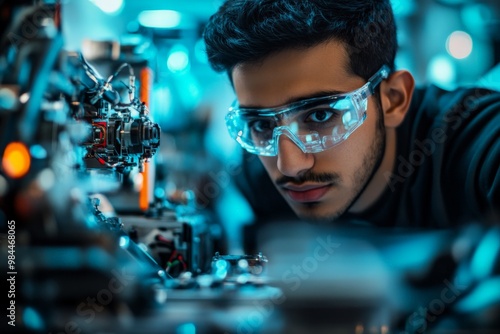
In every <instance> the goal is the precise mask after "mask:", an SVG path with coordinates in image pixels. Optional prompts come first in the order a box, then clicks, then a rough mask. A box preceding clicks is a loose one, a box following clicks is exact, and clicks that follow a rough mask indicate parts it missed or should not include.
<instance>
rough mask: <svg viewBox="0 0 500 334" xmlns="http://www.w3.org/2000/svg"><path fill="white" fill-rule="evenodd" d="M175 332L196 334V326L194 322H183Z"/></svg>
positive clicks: (178, 333)
mask: <svg viewBox="0 0 500 334" xmlns="http://www.w3.org/2000/svg"><path fill="white" fill-rule="evenodd" d="M175 332H176V334H196V326H195V325H194V324H192V323H187V324H182V325H180V326H179V327H177V330H176V331H175Z"/></svg>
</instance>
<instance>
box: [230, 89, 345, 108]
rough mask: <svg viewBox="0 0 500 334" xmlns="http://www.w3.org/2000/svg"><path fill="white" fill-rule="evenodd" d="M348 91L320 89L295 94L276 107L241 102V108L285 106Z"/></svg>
mask: <svg viewBox="0 0 500 334" xmlns="http://www.w3.org/2000/svg"><path fill="white" fill-rule="evenodd" d="M345 93H348V92H343V91H338V90H328V91H319V92H314V93H312V94H307V95H300V96H294V97H291V98H288V99H286V100H285V102H284V103H282V104H280V105H277V106H274V107H264V106H262V105H257V104H247V105H241V104H239V108H241V109H264V108H266V109H267V108H276V107H280V106H285V105H288V104H291V103H295V102H299V101H302V100H309V99H314V98H318V97H326V96H330V95H338V94H345Z"/></svg>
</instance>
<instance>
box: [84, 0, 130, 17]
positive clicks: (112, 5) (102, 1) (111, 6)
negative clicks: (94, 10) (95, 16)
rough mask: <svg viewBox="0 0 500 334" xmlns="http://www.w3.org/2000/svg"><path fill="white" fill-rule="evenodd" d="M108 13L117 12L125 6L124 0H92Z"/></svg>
mask: <svg viewBox="0 0 500 334" xmlns="http://www.w3.org/2000/svg"><path fill="white" fill-rule="evenodd" d="M90 1H91V2H92V3H93V4H94V5H96V6H97V7H99V9H100V10H102V11H103V12H104V13H106V14H117V13H118V12H119V11H120V10H121V9H122V7H123V0H90Z"/></svg>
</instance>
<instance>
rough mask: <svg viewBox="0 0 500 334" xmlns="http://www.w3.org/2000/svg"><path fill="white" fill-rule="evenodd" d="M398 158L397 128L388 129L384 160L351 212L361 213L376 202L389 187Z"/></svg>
mask: <svg viewBox="0 0 500 334" xmlns="http://www.w3.org/2000/svg"><path fill="white" fill-rule="evenodd" d="M395 160H396V129H394V128H388V129H386V140H385V152H384V156H383V158H382V162H381V163H380V166H379V167H378V169H377V171H376V172H375V173H374V174H373V177H372V178H371V180H370V181H369V183H368V184H367V185H366V187H365V189H364V191H363V193H362V194H361V195H360V196H359V197H358V199H357V200H356V202H354V204H353V205H352V206H351V208H350V209H349V212H351V213H360V212H363V211H364V210H366V209H367V208H368V207H370V206H371V205H372V204H373V203H375V202H376V201H377V200H378V199H379V198H380V196H381V195H382V194H383V192H384V190H385V189H386V188H387V186H388V185H387V175H390V173H391V172H392V170H393V168H394V162H395Z"/></svg>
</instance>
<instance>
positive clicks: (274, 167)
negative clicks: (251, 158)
mask: <svg viewBox="0 0 500 334" xmlns="http://www.w3.org/2000/svg"><path fill="white" fill-rule="evenodd" d="M259 160H260V162H262V165H264V168H265V169H266V171H267V173H268V174H269V175H270V176H271V178H272V179H275V176H276V174H277V173H278V158H277V157H262V156H259Z"/></svg>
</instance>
